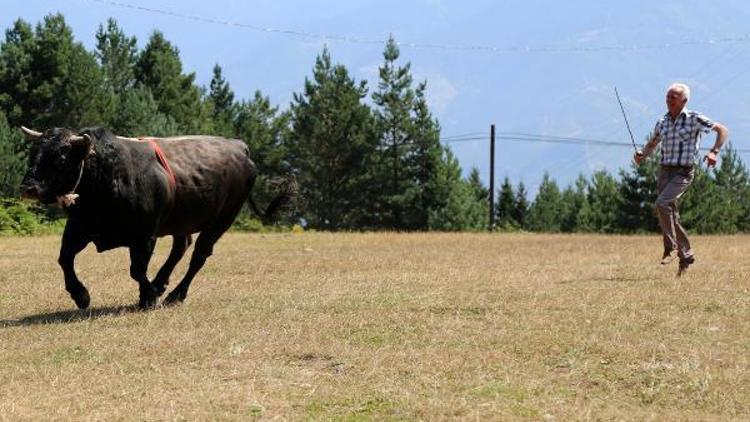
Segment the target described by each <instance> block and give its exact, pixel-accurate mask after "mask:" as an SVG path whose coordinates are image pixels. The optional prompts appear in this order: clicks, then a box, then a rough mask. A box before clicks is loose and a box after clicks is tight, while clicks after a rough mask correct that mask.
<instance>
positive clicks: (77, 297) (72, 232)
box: [57, 220, 91, 309]
mask: <svg viewBox="0 0 750 422" xmlns="http://www.w3.org/2000/svg"><path fill="white" fill-rule="evenodd" d="M82 233H83V231H82V230H80V229H79V228H77V227H76V223H75V221H73V220H68V222H67V223H66V224H65V232H64V233H63V237H62V245H61V246H60V257H59V258H58V259H57V262H58V263H59V264H60V267H61V268H62V270H63V274H64V276H65V290H67V291H68V293H70V297H71V298H73V301H74V302H75V303H76V306H78V308H79V309H86V308H88V307H89V304H90V303H91V297H90V296H89V292H88V290H86V286H84V285H83V283H81V281H80V280H79V279H78V276H77V275H76V271H75V266H74V262H75V258H76V255H78V253H79V252H81V251H82V250H83V248H85V247H86V245H88V243H89V240H88V238H86V237H85V236H84V235H83V234H82Z"/></svg>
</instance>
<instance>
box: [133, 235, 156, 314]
mask: <svg viewBox="0 0 750 422" xmlns="http://www.w3.org/2000/svg"><path fill="white" fill-rule="evenodd" d="M155 245H156V238H154V237H150V238H148V239H143V240H140V241H136V242H134V243H133V244H132V245H131V246H130V276H131V277H133V279H134V280H135V281H137V282H138V290H139V292H140V300H139V301H138V306H139V307H141V308H142V309H148V308H153V307H155V306H156V303H157V300H158V297H159V295H158V294H157V292H156V290H155V289H154V286H152V285H151V283H150V282H149V281H148V275H147V273H146V272H147V270H148V263H149V261H150V260H151V254H152V253H153V252H154V246H155Z"/></svg>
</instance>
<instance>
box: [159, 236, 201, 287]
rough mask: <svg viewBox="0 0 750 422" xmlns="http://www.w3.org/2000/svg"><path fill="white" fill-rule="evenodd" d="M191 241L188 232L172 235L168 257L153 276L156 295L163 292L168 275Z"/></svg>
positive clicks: (167, 281) (167, 282)
mask: <svg viewBox="0 0 750 422" xmlns="http://www.w3.org/2000/svg"><path fill="white" fill-rule="evenodd" d="M192 243H193V238H192V237H191V236H190V235H189V234H188V235H175V236H172V251H171V252H169V257H168V258H167V260H166V262H164V265H163V266H162V267H161V269H159V272H158V273H157V274H156V278H154V282H153V286H154V291H155V292H156V295H157V296H161V295H162V294H164V291H165V290H166V289H167V284H169V276H170V275H172V271H174V267H175V266H176V265H177V263H178V262H180V259H182V257H183V256H184V255H185V251H186V250H187V248H188V246H190V245H191V244H192Z"/></svg>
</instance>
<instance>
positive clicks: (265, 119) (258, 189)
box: [234, 91, 291, 203]
mask: <svg viewBox="0 0 750 422" xmlns="http://www.w3.org/2000/svg"><path fill="white" fill-rule="evenodd" d="M289 119H290V114H289V113H280V112H279V108H278V107H274V106H272V105H271V101H270V99H269V98H268V97H267V96H263V94H262V93H261V92H260V91H255V93H254V94H253V98H252V99H251V100H249V101H244V100H243V101H242V102H241V103H240V104H239V105H238V106H237V117H236V119H235V122H234V132H235V133H236V134H237V136H238V137H239V138H240V139H242V140H244V141H245V143H246V144H247V146H248V148H249V149H250V157H251V158H252V160H253V161H254V162H255V165H256V166H258V180H257V181H256V183H255V188H254V190H253V192H254V195H256V196H257V197H258V199H259V200H258V202H261V203H267V202H268V201H270V200H271V199H272V196H273V195H275V192H274V191H273V189H270V187H269V186H268V184H267V183H266V182H267V181H269V180H273V179H275V178H277V177H281V176H287V175H288V173H289V172H290V171H291V168H290V166H289V163H288V161H287V148H288V145H287V144H286V143H284V142H283V138H284V136H285V134H286V132H287V131H288V130H289V128H288V126H289Z"/></svg>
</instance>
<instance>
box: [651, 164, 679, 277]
mask: <svg viewBox="0 0 750 422" xmlns="http://www.w3.org/2000/svg"><path fill="white" fill-rule="evenodd" d="M669 177H670V172H668V171H666V170H664V169H662V168H660V169H659V174H658V179H657V181H656V195H657V198H658V197H660V196H661V194H662V192H664V189H665V188H666V187H667V184H668V182H669ZM656 215H657V217H658V218H659V226H660V227H661V236H662V242H663V243H664V254H663V255H662V257H661V264H662V265H667V264H669V263H670V262H672V260H674V258H675V255H674V251H675V250H676V249H677V243H676V242H675V241H674V236H670V233H671V232H672V231H671V228H670V227H671V226H672V223H671V222H670V220H669V218H668V217H664V216H663V215H662V213H661V212H660V211H659V208H658V206H657V212H656Z"/></svg>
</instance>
